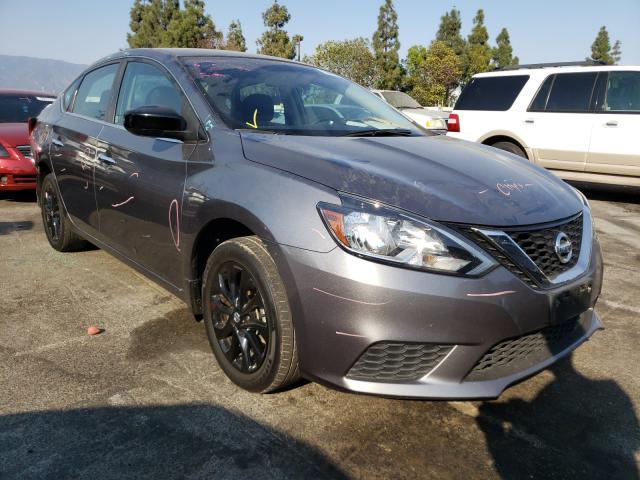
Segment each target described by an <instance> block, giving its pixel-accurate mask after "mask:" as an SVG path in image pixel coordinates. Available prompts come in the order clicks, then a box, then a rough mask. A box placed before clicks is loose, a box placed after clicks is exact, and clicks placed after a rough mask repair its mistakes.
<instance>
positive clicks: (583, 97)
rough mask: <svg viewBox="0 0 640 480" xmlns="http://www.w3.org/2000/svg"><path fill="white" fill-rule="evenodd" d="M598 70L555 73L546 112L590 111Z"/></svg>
mask: <svg viewBox="0 0 640 480" xmlns="http://www.w3.org/2000/svg"><path fill="white" fill-rule="evenodd" d="M597 75H598V74H597V73H596V72H584V73H559V74H557V75H555V78H554V80H553V85H551V92H550V93H549V98H548V100H547V104H546V107H545V109H544V110H545V111H546V112H588V111H589V104H590V102H591V94H592V93H593V86H594V83H595V81H596V76H597Z"/></svg>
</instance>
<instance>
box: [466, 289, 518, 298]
mask: <svg viewBox="0 0 640 480" xmlns="http://www.w3.org/2000/svg"><path fill="white" fill-rule="evenodd" d="M512 293H516V292H515V290H505V291H503V292H495V293H467V297H499V296H502V295H510V294H512Z"/></svg>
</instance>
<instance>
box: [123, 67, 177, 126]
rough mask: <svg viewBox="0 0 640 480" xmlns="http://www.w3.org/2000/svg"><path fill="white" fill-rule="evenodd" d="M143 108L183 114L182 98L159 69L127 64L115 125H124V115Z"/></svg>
mask: <svg viewBox="0 0 640 480" xmlns="http://www.w3.org/2000/svg"><path fill="white" fill-rule="evenodd" d="M143 106H161V107H166V108H169V109H171V110H173V111H174V112H176V113H179V114H181V113H182V96H181V95H180V92H179V91H178V89H177V88H176V87H175V85H174V84H173V82H172V81H171V80H170V79H169V78H168V77H167V75H165V74H164V73H163V72H162V71H161V70H160V69H159V68H157V67H155V66H153V65H150V64H148V63H142V62H130V63H128V64H127V69H126V70H125V73H124V77H123V79H122V86H121V88H120V93H119V95H118V103H117V105H116V115H115V123H117V124H120V125H122V124H123V123H124V114H125V113H126V112H128V111H129V110H134V109H136V108H139V107H143Z"/></svg>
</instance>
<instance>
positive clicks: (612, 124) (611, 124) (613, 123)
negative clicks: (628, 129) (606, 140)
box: [604, 120, 618, 127]
mask: <svg viewBox="0 0 640 480" xmlns="http://www.w3.org/2000/svg"><path fill="white" fill-rule="evenodd" d="M604 125H605V127H617V126H618V121H617V120H609V121H608V122H607V123H605V124H604Z"/></svg>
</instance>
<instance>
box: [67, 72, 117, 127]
mask: <svg viewBox="0 0 640 480" xmlns="http://www.w3.org/2000/svg"><path fill="white" fill-rule="evenodd" d="M117 72H118V64H117V63H113V64H111V65H106V66H104V67H100V68H97V69H95V70H93V71H92V72H89V73H87V74H86V75H85V77H84V78H83V79H82V83H81V84H80V88H79V89H78V93H77V94H76V102H75V104H74V106H73V112H74V113H78V114H80V115H85V116H87V117H91V118H95V119H97V120H107V118H106V115H107V109H108V108H109V99H110V97H111V89H112V88H113V80H114V79H115V78H116V73H117Z"/></svg>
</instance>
